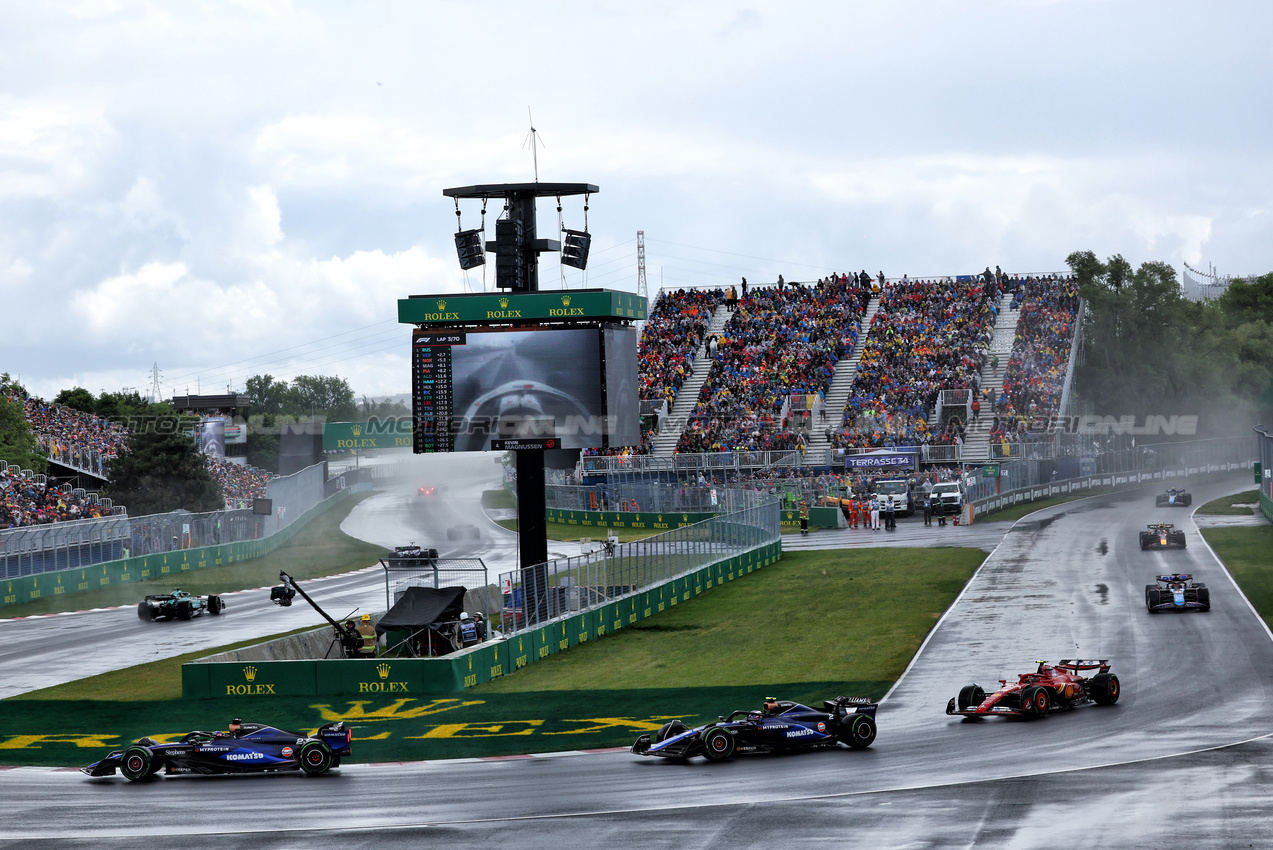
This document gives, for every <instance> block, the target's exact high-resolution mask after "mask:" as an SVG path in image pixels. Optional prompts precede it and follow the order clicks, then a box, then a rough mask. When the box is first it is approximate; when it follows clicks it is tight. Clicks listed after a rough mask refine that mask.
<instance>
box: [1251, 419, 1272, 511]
mask: <svg viewBox="0 0 1273 850" xmlns="http://www.w3.org/2000/svg"><path fill="white" fill-rule="evenodd" d="M1251 430H1253V431H1255V435H1256V440H1257V443H1258V445H1257V452H1256V457H1258V458H1259V459H1260V475H1259V480H1258V481H1256V486H1257V487H1258V488H1259V490H1260V510H1262V511H1264V515H1265V516H1266V517H1268V518H1269V519H1270V520H1273V434H1270V433H1269V432H1268V431H1266V430H1264V428H1262V427H1259V426H1257V427H1255V428H1252V429H1251ZM1252 481H1255V479H1252Z"/></svg>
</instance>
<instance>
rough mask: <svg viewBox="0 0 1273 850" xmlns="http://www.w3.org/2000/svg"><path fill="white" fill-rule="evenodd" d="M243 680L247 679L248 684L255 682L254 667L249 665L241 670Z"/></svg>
mask: <svg viewBox="0 0 1273 850" xmlns="http://www.w3.org/2000/svg"><path fill="white" fill-rule="evenodd" d="M243 678H245V679H247V680H248V681H249V682H252V681H255V680H256V668H255V667H253V666H252V665H251V664H249V665H248V666H246V667H244V668H243Z"/></svg>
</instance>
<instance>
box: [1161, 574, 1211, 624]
mask: <svg viewBox="0 0 1273 850" xmlns="http://www.w3.org/2000/svg"><path fill="white" fill-rule="evenodd" d="M1157 578H1158V583H1157V584H1147V585H1145V607H1146V608H1148V609H1149V613H1151V614H1157V613H1158V612H1159V611H1190V610H1194V611H1210V610H1211V591H1210V590H1208V589H1207V586H1206V585H1205V584H1203V583H1202V582H1200V581H1194V580H1193V576H1192V575H1190V574H1189V573H1173V574H1171V575H1165V576H1158V577H1157Z"/></svg>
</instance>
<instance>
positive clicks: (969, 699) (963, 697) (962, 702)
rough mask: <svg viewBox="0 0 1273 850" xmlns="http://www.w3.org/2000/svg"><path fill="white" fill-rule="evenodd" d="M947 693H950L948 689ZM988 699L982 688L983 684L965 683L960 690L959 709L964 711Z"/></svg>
mask: <svg viewBox="0 0 1273 850" xmlns="http://www.w3.org/2000/svg"><path fill="white" fill-rule="evenodd" d="M947 693H950V692H949V691H947ZM985 701H986V692H985V691H983V690H982V689H981V685H964V687H962V688H961V689H960V690H959V700H958V705H959V710H960V711H963V710H965V709H967V708H975V707H976V706H979V705H981V704H982V703H983V702H985Z"/></svg>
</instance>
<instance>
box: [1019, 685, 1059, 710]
mask: <svg viewBox="0 0 1273 850" xmlns="http://www.w3.org/2000/svg"><path fill="white" fill-rule="evenodd" d="M1051 707H1052V695H1051V694H1050V693H1048V689H1047V688H1041V687H1039V686H1038V685H1034V686H1032V687H1029V688H1026V689H1025V690H1024V691H1022V693H1021V708H1022V710H1023V711H1025V715H1026V717H1043V716H1044V715H1046V714H1047V713H1048V709H1049V708H1051Z"/></svg>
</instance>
